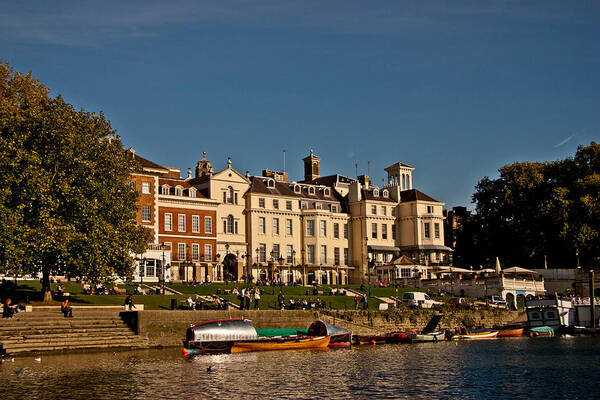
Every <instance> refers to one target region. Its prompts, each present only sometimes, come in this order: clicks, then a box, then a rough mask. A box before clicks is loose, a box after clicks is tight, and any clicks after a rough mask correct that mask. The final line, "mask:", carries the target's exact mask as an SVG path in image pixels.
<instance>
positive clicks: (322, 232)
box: [319, 220, 327, 237]
mask: <svg viewBox="0 0 600 400" xmlns="http://www.w3.org/2000/svg"><path fill="white" fill-rule="evenodd" d="M319 236H320V237H327V221H324V220H321V221H319Z"/></svg>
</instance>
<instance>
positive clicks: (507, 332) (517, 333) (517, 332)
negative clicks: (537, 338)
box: [497, 328, 524, 338]
mask: <svg viewBox="0 0 600 400" xmlns="http://www.w3.org/2000/svg"><path fill="white" fill-rule="evenodd" d="M523 330H524V329H523V328H509V329H501V330H499V331H498V336H497V337H499V338H510V337H521V336H523Z"/></svg>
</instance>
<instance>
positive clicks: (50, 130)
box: [0, 63, 148, 300]
mask: <svg viewBox="0 0 600 400" xmlns="http://www.w3.org/2000/svg"><path fill="white" fill-rule="evenodd" d="M0 131H1V132H2V137H1V138H0V178H1V180H0V182H1V183H0V262H2V263H3V265H4V267H5V268H6V269H9V270H14V271H18V272H27V273H39V272H41V273H42V276H43V278H42V287H43V288H42V292H43V293H44V299H45V300H49V298H50V281H49V279H50V276H51V274H52V273H63V274H68V275H70V276H85V277H87V278H89V279H96V280H102V279H106V278H109V277H110V276H112V275H113V274H117V275H119V276H128V275H130V274H131V269H132V260H131V256H130V255H131V254H132V253H134V252H136V253H139V252H140V250H141V251H143V250H144V249H145V246H146V243H147V240H148V233H147V232H146V231H145V230H144V229H143V228H141V227H138V226H137V225H136V223H135V219H134V216H135V211H136V208H137V194H136V192H135V191H134V190H133V189H132V188H131V187H130V186H129V185H128V181H129V180H130V179H131V174H132V173H133V172H135V171H136V170H137V168H138V165H137V163H136V161H135V160H134V159H133V158H132V157H130V156H129V155H128V154H127V152H125V151H124V149H123V147H122V145H121V141H120V139H119V137H118V136H117V135H116V134H115V131H114V130H113V129H112V128H111V126H110V123H109V122H108V121H107V120H106V119H105V118H104V115H103V114H102V113H99V114H96V113H90V112H86V111H84V110H79V111H77V110H75V109H74V108H73V106H71V105H70V104H68V103H66V102H65V101H64V100H63V99H62V97H61V96H60V95H58V96H55V97H51V96H50V91H49V90H48V89H47V88H46V87H45V86H44V85H43V84H41V83H40V82H39V81H38V80H36V79H34V78H32V76H31V73H28V74H22V73H19V72H17V71H15V70H14V69H13V68H11V67H10V66H9V65H8V63H0Z"/></svg>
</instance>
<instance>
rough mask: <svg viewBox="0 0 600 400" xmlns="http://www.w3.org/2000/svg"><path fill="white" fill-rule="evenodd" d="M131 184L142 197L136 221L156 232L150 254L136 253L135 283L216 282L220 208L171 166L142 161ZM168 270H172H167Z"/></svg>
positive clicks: (150, 246)
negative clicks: (163, 281) (140, 168)
mask: <svg viewBox="0 0 600 400" xmlns="http://www.w3.org/2000/svg"><path fill="white" fill-rule="evenodd" d="M130 153H131V155H132V157H134V158H135V159H136V160H137V161H138V162H139V164H140V165H141V167H142V171H141V172H139V173H136V174H133V175H132V177H131V183H130V184H131V185H132V186H133V187H134V188H135V189H136V190H137V192H138V193H139V203H140V207H139V208H138V211H137V215H136V221H137V223H138V224H139V225H141V226H144V227H146V228H148V229H151V230H152V231H153V233H154V235H153V241H152V243H149V246H148V250H147V251H146V252H145V253H144V254H140V255H136V271H135V275H134V279H136V280H141V281H143V280H146V281H147V282H156V281H159V280H160V279H161V278H163V277H164V278H166V279H167V280H172V281H198V282H204V281H207V280H212V277H213V267H214V265H215V263H216V254H215V252H216V241H217V239H216V229H215V223H216V218H217V215H216V214H217V205H218V202H217V201H215V200H211V199H208V198H207V197H206V196H204V195H203V194H202V193H201V192H200V191H198V190H197V189H196V188H194V187H193V186H191V185H190V184H189V183H188V182H187V181H188V180H189V179H190V178H189V177H188V178H181V177H180V170H179V168H169V167H164V166H162V165H159V164H156V163H154V162H152V161H150V160H147V159H145V158H143V157H140V156H138V155H136V154H135V152H134V151H133V150H130ZM163 266H165V267H166V268H163Z"/></svg>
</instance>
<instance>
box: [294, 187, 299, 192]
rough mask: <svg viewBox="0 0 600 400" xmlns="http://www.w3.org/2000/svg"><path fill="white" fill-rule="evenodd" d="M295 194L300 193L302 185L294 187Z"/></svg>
mask: <svg viewBox="0 0 600 400" xmlns="http://www.w3.org/2000/svg"><path fill="white" fill-rule="evenodd" d="M294 193H300V185H294Z"/></svg>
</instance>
